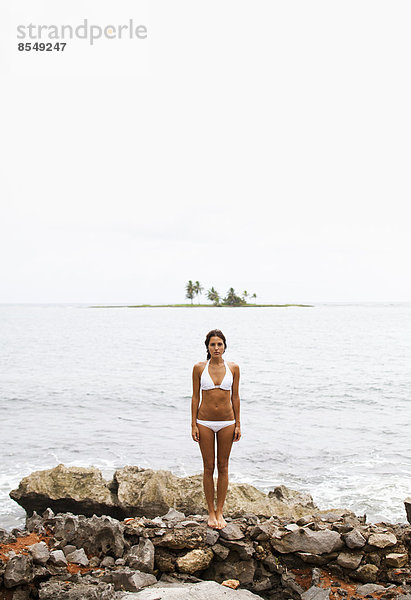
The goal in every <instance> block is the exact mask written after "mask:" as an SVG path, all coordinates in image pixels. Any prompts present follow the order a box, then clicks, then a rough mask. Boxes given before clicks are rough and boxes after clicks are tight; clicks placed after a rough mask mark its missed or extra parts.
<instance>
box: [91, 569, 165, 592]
mask: <svg viewBox="0 0 411 600" xmlns="http://www.w3.org/2000/svg"><path fill="white" fill-rule="evenodd" d="M102 580H103V581H104V582H107V583H113V584H114V588H115V589H116V590H124V591H126V592H137V591H138V590H141V589H142V588H144V587H146V586H148V585H153V583H156V582H157V579H156V578H155V576H154V575H151V574H150V573H143V572H142V571H134V570H133V569H129V568H128V567H124V568H122V569H118V570H116V571H111V572H110V573H108V574H106V575H104V576H103V577H102Z"/></svg>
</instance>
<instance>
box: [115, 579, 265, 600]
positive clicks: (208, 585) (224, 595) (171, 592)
mask: <svg viewBox="0 0 411 600" xmlns="http://www.w3.org/2000/svg"><path fill="white" fill-rule="evenodd" d="M123 599H124V600H160V599H161V600H261V596H257V595H256V594H253V593H252V592H250V591H249V590H232V589H230V588H229V587H226V586H223V585H219V584H218V583H216V582H215V581H201V582H200V583H181V584H174V585H172V586H170V587H162V586H160V585H159V584H157V585H155V586H153V587H149V588H146V589H144V590H142V591H141V592H138V593H137V594H132V595H130V594H127V595H124V596H123V597H122V598H120V600H123Z"/></svg>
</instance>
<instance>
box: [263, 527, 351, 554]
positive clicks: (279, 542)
mask: <svg viewBox="0 0 411 600" xmlns="http://www.w3.org/2000/svg"><path fill="white" fill-rule="evenodd" d="M271 545H272V547H273V548H274V549H275V550H277V551H278V552H281V553H282V554H288V553H290V552H310V553H311V554H325V553H329V552H334V551H336V550H341V548H342V547H343V546H344V544H343V541H342V539H341V536H340V534H339V533H337V532H336V531H331V530H330V529H323V530H320V531H313V530H312V529H308V528H307V529H304V528H300V529H298V530H297V531H292V532H291V533H287V534H286V535H284V536H283V537H282V538H281V539H275V538H272V539H271Z"/></svg>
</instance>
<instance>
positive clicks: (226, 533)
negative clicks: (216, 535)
mask: <svg viewBox="0 0 411 600" xmlns="http://www.w3.org/2000/svg"><path fill="white" fill-rule="evenodd" d="M219 531H220V536H221V537H222V538H223V539H225V540H242V539H243V538H244V533H243V532H242V531H241V529H240V527H239V526H238V525H236V524H235V523H229V524H228V525H226V526H225V527H224V528H223V529H220V530H219Z"/></svg>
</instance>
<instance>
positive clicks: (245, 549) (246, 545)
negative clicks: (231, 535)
mask: <svg viewBox="0 0 411 600" xmlns="http://www.w3.org/2000/svg"><path fill="white" fill-rule="evenodd" d="M222 544H223V545H224V546H227V548H230V550H235V551H236V552H237V553H238V555H239V557H240V558H241V560H248V559H249V558H252V557H253V556H254V554H255V550H254V546H253V543H252V542H250V541H246V542H243V541H241V540H240V541H235V540H233V541H232V540H222Z"/></svg>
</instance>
